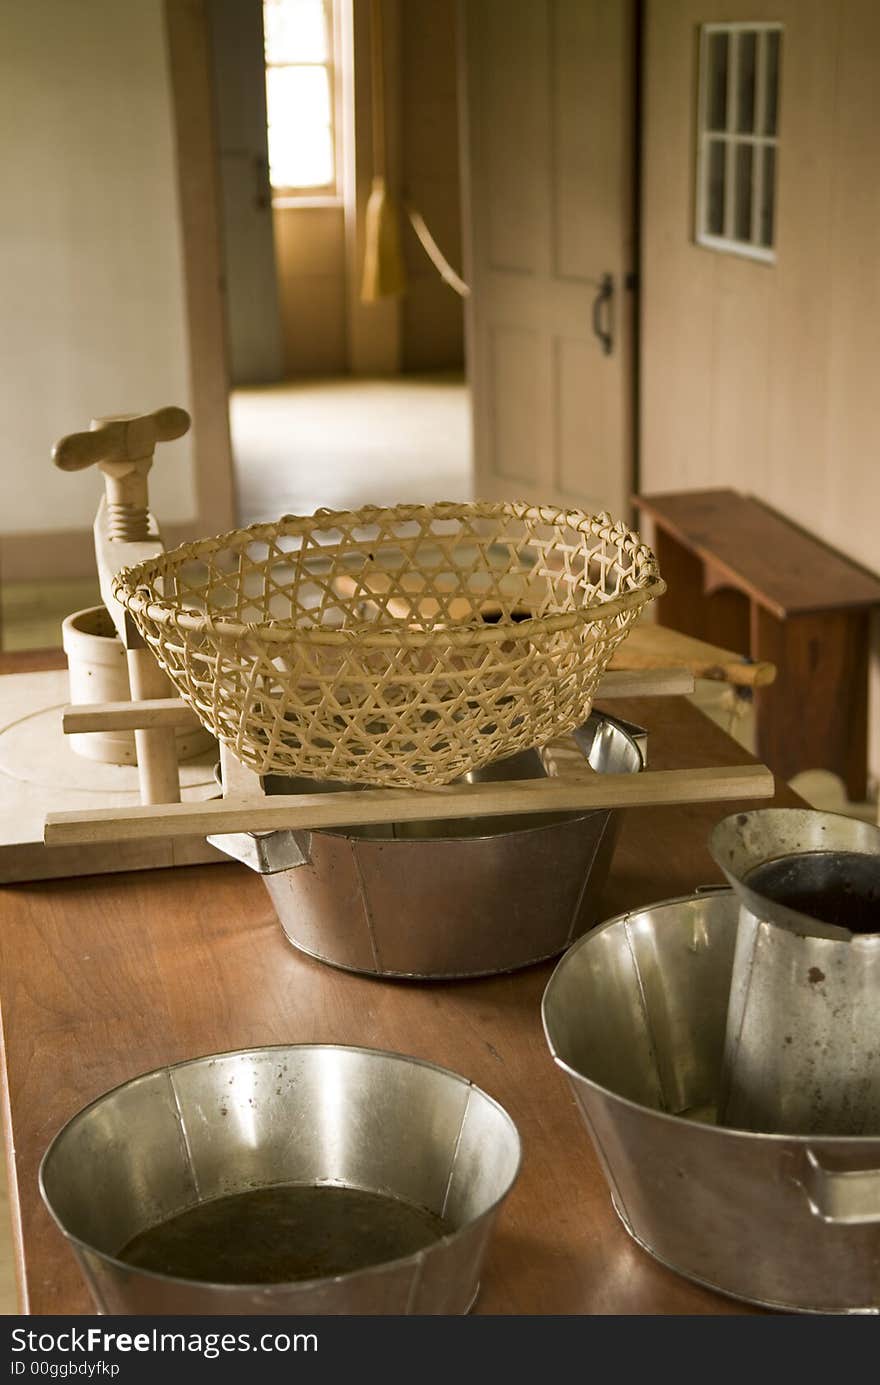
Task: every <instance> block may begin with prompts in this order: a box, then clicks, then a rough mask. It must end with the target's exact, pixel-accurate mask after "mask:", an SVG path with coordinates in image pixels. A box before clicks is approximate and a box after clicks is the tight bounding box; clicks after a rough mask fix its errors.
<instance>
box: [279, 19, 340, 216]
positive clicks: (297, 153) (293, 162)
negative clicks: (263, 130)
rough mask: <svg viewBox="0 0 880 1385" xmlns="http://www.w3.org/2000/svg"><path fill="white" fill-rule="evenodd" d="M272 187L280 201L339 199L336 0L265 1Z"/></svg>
mask: <svg viewBox="0 0 880 1385" xmlns="http://www.w3.org/2000/svg"><path fill="white" fill-rule="evenodd" d="M263 31H264V34H265V44H266V109H267V118H268V127H269V181H270V182H271V184H272V188H273V191H274V192H275V194H276V195H280V196H282V197H283V196H285V195H287V196H312V197H314V196H335V195H336V191H337V188H336V148H335V132H334V119H333V106H334V101H333V94H334V80H333V76H334V70H333V25H332V15H331V4H330V0H263Z"/></svg>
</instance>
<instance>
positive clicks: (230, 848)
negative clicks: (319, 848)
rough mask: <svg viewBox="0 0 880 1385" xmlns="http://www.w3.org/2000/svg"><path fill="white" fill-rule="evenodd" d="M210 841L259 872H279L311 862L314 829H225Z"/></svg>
mask: <svg viewBox="0 0 880 1385" xmlns="http://www.w3.org/2000/svg"><path fill="white" fill-rule="evenodd" d="M208 841H209V842H210V843H211V846H216V848H217V850H218V851H222V852H223V853H224V855H226V856H231V857H232V858H233V860H235V861H241V862H242V864H243V865H245V866H249V867H250V869H251V870H254V871H256V872H257V874H258V875H277V874H278V873H279V872H280V871H283V870H293V869H294V867H296V866H307V865H309V864H310V862H311V859H312V856H311V847H312V834H311V832H293V831H290V830H285V831H275V832H221V833H217V834H216V835H215V836H212V837H209V838H208Z"/></svg>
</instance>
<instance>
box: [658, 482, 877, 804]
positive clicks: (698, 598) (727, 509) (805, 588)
mask: <svg viewBox="0 0 880 1385" xmlns="http://www.w3.org/2000/svg"><path fill="white" fill-rule="evenodd" d="M635 503H636V504H637V505H638V506H639V508H640V510H641V511H642V513H643V514H646V515H649V516H650V517H651V519H652V520H653V521H654V525H655V529H656V533H655V537H654V545H653V546H654V549H655V552H656V554H657V561H658V563H659V565H660V571H661V573H662V575H663V577H664V578H665V579H666V582H667V583H668V590H667V592H666V595H665V596H662V597H661V598H660V600H659V602H658V608H657V612H658V619H659V621H660V623H661V624H662V625H669V626H672V627H673V628H674V629H676V630H681V631H683V632H684V633H685V634H688V635H693V636H695V637H696V638H697V639H704V640H709V641H711V642H713V643H715V644H720V645H725V646H727V647H728V648H730V649H735V650H738V651H739V652H740V653H742V654H748V655H750V657H751V658H753V659H756V660H768V661H769V662H770V663H773V664H775V665H776V667H777V670H778V676H777V678H776V681H775V683H774V684H773V685H772V686H765V687H759V688H757V689H756V691H755V711H756V721H757V731H758V754H759V756H760V757H761V759H762V760H763V761H764V762H765V764H767V765H769V766H770V768H771V769H772V770H773V772H774V774H778V775H779V776H780V777H781V778H783V779H791V778H792V776H793V775H795V774H797V773H798V772H799V771H800V770H806V769H827V770H831V771H832V772H833V773H835V774H838V775H840V777H841V778H842V779H843V781H844V783H845V784H846V787H847V792H848V794H849V796H850V798H851V799H853V800H855V801H857V802H860V801H862V800H863V799H864V798H866V797H867V770H868V650H869V621H870V614H871V608H872V607H874V606H877V605H878V604H880V580H878V578H876V577H874V576H872V575H871V574H870V573H868V572H865V571H863V569H861V568H859V567H857V566H856V564H855V563H851V562H849V561H848V560H847V559H846V558H844V557H842V556H841V555H840V554H839V553H835V552H834V551H833V549H830V548H828V547H827V546H826V545H825V544H823V543H820V542H819V540H818V539H816V538H813V537H812V536H811V535H809V534H806V533H804V531H803V530H802V529H798V528H797V527H796V526H795V525H794V524H792V523H790V522H789V521H788V520H787V519H785V518H783V516H782V515H779V514H777V513H776V512H775V511H773V510H771V509H768V507H767V506H766V505H762V504H760V503H759V502H758V501H757V500H753V499H752V498H751V497H749V496H745V495H739V494H738V493H737V492H736V491H732V490H713V491H684V492H681V493H678V494H671V495H641V496H636V497H635ZM794 709H796V711H795V710H794Z"/></svg>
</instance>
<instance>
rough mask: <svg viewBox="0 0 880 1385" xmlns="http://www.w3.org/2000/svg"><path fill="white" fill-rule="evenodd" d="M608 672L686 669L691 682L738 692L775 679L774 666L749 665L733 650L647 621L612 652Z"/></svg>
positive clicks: (761, 663) (763, 662)
mask: <svg viewBox="0 0 880 1385" xmlns="http://www.w3.org/2000/svg"><path fill="white" fill-rule="evenodd" d="M609 667H610V668H612V669H632V670H635V669H649V668H686V669H688V670H689V671H690V672H691V673H692V674H693V676H694V677H695V678H713V679H717V680H718V681H720V682H723V683H732V684H734V685H735V686H736V687H739V688H765V687H767V685H768V684H770V683H772V682H773V680H774V679H775V677H776V665H775V664H770V663H767V662H766V661H760V662H758V663H752V662H751V660H749V659H745V658H744V657H743V656H742V655H741V654H735V653H734V652H733V650H730V649H721V648H719V647H718V646H717V645H714V644H706V643H705V642H704V641H703V640H696V639H693V638H692V636H690V635H683V634H682V633H681V631H680V630H669V629H667V627H666V626H665V625H653V624H648V622H647V621H645V622H643V623H640V624H639V625H636V626H635V628H634V629H633V630H630V632H629V634H628V635H627V637H626V639H625V640H624V641H623V643H622V644H621V645H619V646H618V648H617V649H616V650H615V651H614V655H613V656H612V659H611V663H610V665H609Z"/></svg>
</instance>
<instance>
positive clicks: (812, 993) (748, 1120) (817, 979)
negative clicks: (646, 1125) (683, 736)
mask: <svg viewBox="0 0 880 1385" xmlns="http://www.w3.org/2000/svg"><path fill="white" fill-rule="evenodd" d="M709 850H710V851H711V852H712V855H713V856H714V858H715V860H716V861H717V863H718V865H719V866H720V867H721V869H722V870H723V871H724V873H725V874H726V876H727V878H728V880H729V881H730V884H731V885H732V886H733V888H734V890H735V891H736V894H737V896H738V898H739V900H740V906H741V907H740V915H739V928H738V932H737V945H736V956H735V959H734V964H733V979H732V984H731V990H730V1006H729V1009H728V1016H727V1040H726V1044H725V1054H724V1068H723V1078H722V1092H721V1097H720V1104H719V1118H720V1120H721V1121H722V1122H723V1124H724V1125H734V1126H739V1127H742V1128H745V1129H747V1130H765V1131H767V1130H775V1131H779V1132H781V1133H785V1132H792V1133H795V1134H802V1135H809V1134H812V1133H814V1132H816V1131H824V1132H825V1133H826V1134H829V1135H880V829H878V828H877V827H876V826H874V825H873V824H872V823H867V822H860V821H859V820H858V819H856V818H850V817H844V816H843V815H841V814H840V813H822V812H816V811H815V810H813V809H805V808H764V809H759V810H757V811H752V812H748V813H735V814H733V815H731V816H730V817H727V818H724V819H723V820H722V821H721V822H720V823H718V825H717V827H716V828H715V830H714V831H713V833H712V835H711V837H710V839H709ZM847 925H849V926H847Z"/></svg>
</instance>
